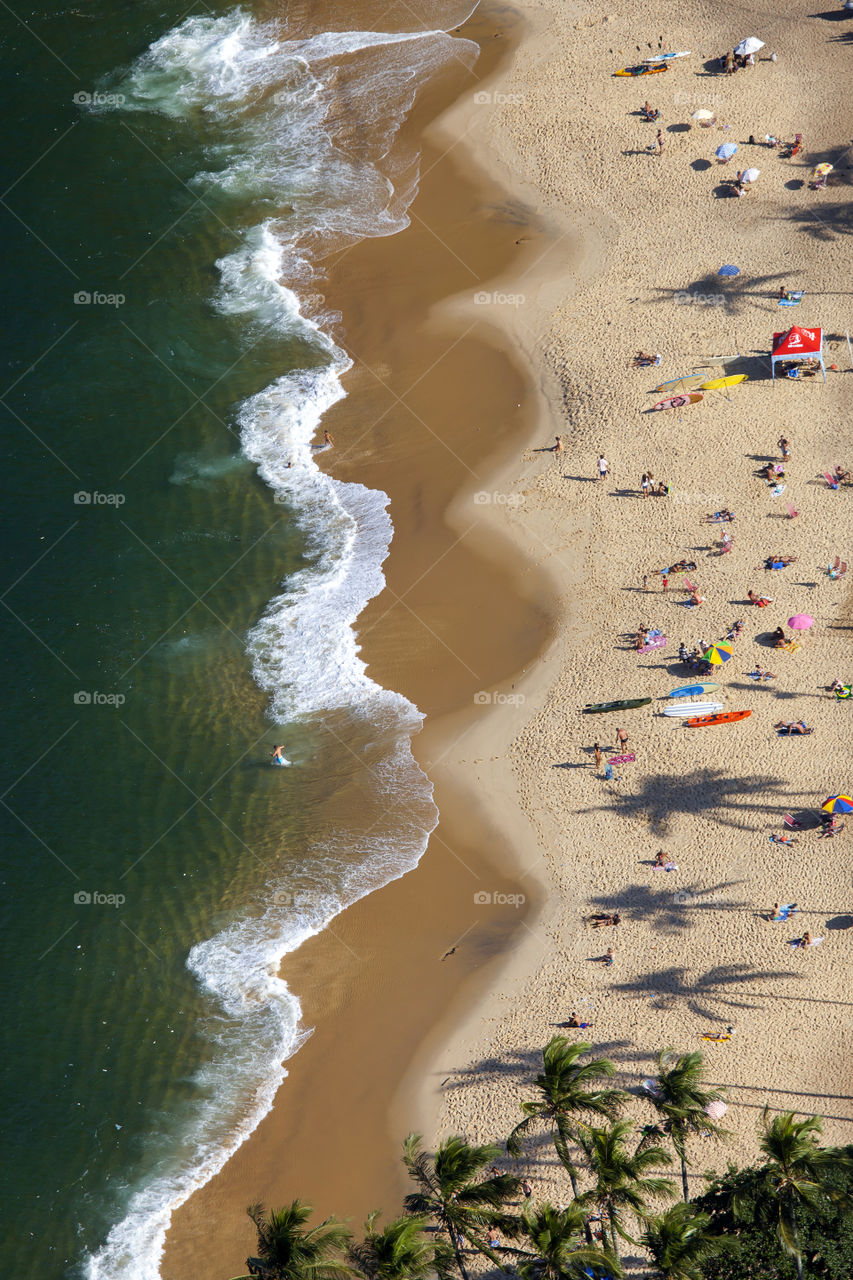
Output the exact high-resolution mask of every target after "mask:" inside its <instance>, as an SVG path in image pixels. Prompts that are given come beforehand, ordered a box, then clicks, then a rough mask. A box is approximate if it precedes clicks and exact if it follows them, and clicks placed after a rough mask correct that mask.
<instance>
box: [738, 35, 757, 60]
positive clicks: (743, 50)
mask: <svg viewBox="0 0 853 1280" xmlns="http://www.w3.org/2000/svg"><path fill="white" fill-rule="evenodd" d="M763 48H764V41H763V40H759V39H758V37H757V36H747V37H746V39H745V40H741V42H740V44H736V45H735V53H736V54H738V56H739V57H741V58H745V57H746V55H747V54H748V53H758V50H759V49H763Z"/></svg>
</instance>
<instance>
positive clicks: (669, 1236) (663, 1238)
mask: <svg viewBox="0 0 853 1280" xmlns="http://www.w3.org/2000/svg"><path fill="white" fill-rule="evenodd" d="M710 1224H711V1217H710V1214H707V1213H697V1212H696V1210H695V1209H694V1208H693V1206H692V1205H689V1204H674V1205H672V1207H671V1208H669V1209H667V1211H666V1213H664V1214H662V1215H661V1216H660V1217H659V1218H652V1219H651V1220H650V1221H649V1222H647V1223H646V1229H645V1231H644V1232H643V1234H642V1236H641V1237H640V1242H641V1243H642V1245H643V1246H644V1248H645V1249H647V1250H648V1252H649V1254H650V1256H651V1259H652V1262H653V1263H654V1264H655V1267H656V1268H657V1273H658V1275H659V1276H660V1280H703V1277H704V1275H705V1272H704V1269H703V1268H704V1264H705V1263H706V1262H708V1261H709V1260H710V1259H711V1258H713V1257H715V1256H716V1255H717V1254H718V1253H722V1252H723V1251H724V1250H726V1249H734V1248H736V1247H737V1244H736V1241H734V1240H733V1239H732V1238H731V1237H730V1236H721V1235H718V1234H717V1233H716V1232H714V1231H709V1230H708V1227H709V1226H710Z"/></svg>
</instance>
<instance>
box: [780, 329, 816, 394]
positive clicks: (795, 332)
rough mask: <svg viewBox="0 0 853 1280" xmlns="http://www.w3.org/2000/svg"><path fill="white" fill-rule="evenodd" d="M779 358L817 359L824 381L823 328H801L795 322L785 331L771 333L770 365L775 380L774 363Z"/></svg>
mask: <svg viewBox="0 0 853 1280" xmlns="http://www.w3.org/2000/svg"><path fill="white" fill-rule="evenodd" d="M779 360H817V361H818V362H819V364H820V367H821V369H822V370H823V380H824V382H826V365H825V364H824V362H823V330H822V329H802V328H801V327H800V326H799V325H797V324H795V325H793V326H792V327H791V328H790V329H788V330H787V332H786V333H774V334H773V346H772V348H771V351H770V367H771V370H772V373H773V380H774V382H775V380H776V364H777V361H779Z"/></svg>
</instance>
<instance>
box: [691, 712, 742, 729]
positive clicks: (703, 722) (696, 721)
mask: <svg viewBox="0 0 853 1280" xmlns="http://www.w3.org/2000/svg"><path fill="white" fill-rule="evenodd" d="M751 715H752V712H751V711H720V712H719V713H718V714H717V715H714V716H691V717H690V719H689V720H685V721H684V723H685V724H686V725H688V726H689V728H691V729H704V728H706V727H707V726H708V725H712V724H732V723H733V721H735V720H745V719H746V717H747V716H751Z"/></svg>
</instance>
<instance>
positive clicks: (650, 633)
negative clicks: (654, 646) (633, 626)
mask: <svg viewBox="0 0 853 1280" xmlns="http://www.w3.org/2000/svg"><path fill="white" fill-rule="evenodd" d="M661 635H663V632H662V631H661V630H660V629H659V628H658V627H651V628H649V627H646V626H643V625H640V626H639V627H638V628H637V634H636V635H635V636H634V648H635V649H643V648H644V647H645V646H646V645H647V644H648V643H649V641H650V640H656V639H657V638H658V636H661Z"/></svg>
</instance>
